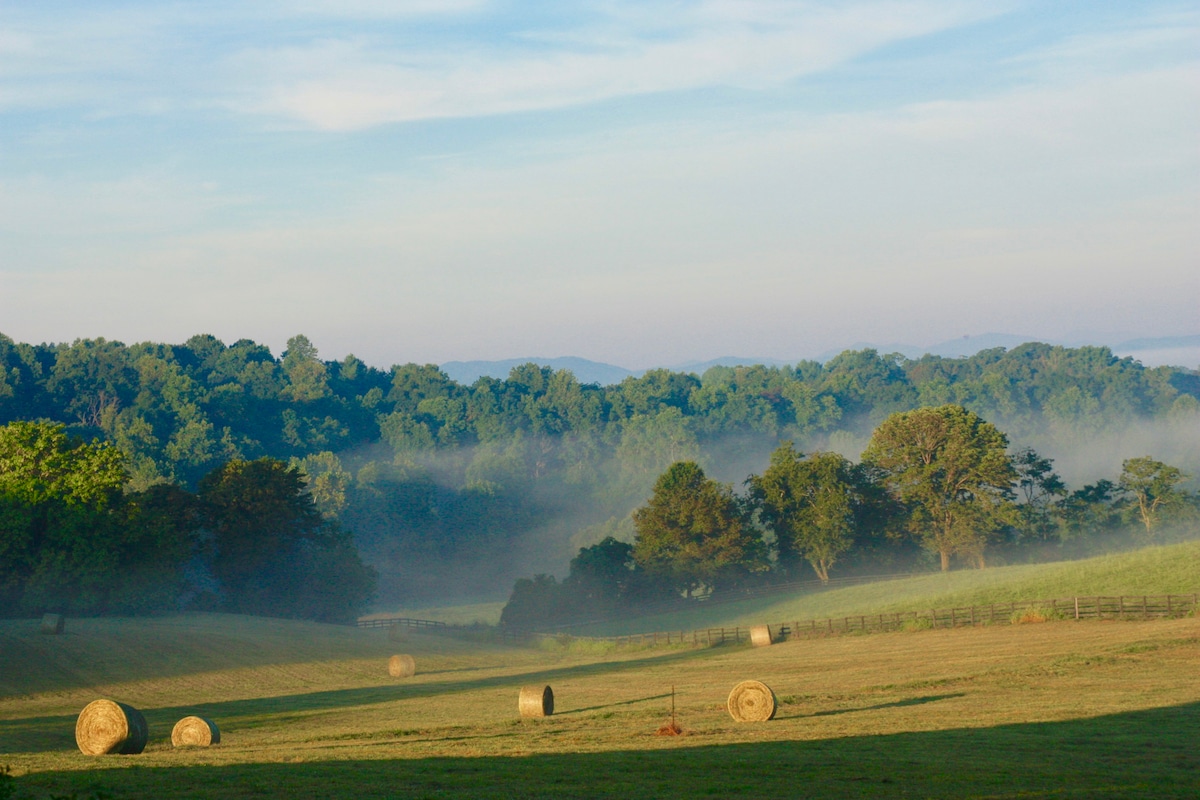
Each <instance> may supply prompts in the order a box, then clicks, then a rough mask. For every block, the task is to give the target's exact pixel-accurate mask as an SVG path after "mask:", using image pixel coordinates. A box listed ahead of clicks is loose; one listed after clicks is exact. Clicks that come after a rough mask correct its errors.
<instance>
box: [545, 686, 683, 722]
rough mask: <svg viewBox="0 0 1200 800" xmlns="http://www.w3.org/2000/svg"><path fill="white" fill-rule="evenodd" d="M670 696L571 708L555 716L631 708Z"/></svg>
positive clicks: (662, 695) (636, 698) (661, 695)
mask: <svg viewBox="0 0 1200 800" xmlns="http://www.w3.org/2000/svg"><path fill="white" fill-rule="evenodd" d="M670 696H671V693H670V692H667V693H665V694H655V695H651V696H649V697H635V698H634V699H632V700H622V701H620V702H619V703H605V704H604V705H602V706H588V707H587V708H571V709H567V710H566V711H555V712H554V716H556V717H561V716H563V715H565V714H582V713H583V712H585V711H601V710H603V709H606V708H617V707H618V706H631V705H634V704H635V703H645V702H646V701H647V700H662V699H664V698H667V697H670Z"/></svg>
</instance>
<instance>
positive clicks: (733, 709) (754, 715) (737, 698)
mask: <svg viewBox="0 0 1200 800" xmlns="http://www.w3.org/2000/svg"><path fill="white" fill-rule="evenodd" d="M728 705H729V716H731V717H733V718H734V719H735V720H736V721H738V722H766V721H767V720H769V719H774V718H775V693H774V692H772V691H771V687H770V686H767V685H766V684H765V683H762V682H760V681H742V682H741V683H739V684H738V685H737V686H735V687H733V691H732V692H730V693H729V703H728Z"/></svg>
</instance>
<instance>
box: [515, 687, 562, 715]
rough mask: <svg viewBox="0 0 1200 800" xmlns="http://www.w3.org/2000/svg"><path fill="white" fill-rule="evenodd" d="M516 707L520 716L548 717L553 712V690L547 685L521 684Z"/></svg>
mask: <svg viewBox="0 0 1200 800" xmlns="http://www.w3.org/2000/svg"><path fill="white" fill-rule="evenodd" d="M518 707H519V708H520V709H521V716H522V717H548V716H550V715H551V714H553V713H554V690H552V689H551V688H550V687H549V686H522V687H521V699H520V703H519V704H518Z"/></svg>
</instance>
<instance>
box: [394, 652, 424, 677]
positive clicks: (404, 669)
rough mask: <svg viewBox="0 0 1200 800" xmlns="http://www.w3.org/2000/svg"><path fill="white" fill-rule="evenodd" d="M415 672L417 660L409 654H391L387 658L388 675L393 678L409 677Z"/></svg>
mask: <svg viewBox="0 0 1200 800" xmlns="http://www.w3.org/2000/svg"><path fill="white" fill-rule="evenodd" d="M416 674H417V662H416V661H415V660H414V659H413V657H412V656H409V655H400V656H392V657H391V658H389V659H388V675H391V676H392V677H393V678H411V677H412V676H413V675H416Z"/></svg>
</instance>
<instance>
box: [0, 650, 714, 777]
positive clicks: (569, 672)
mask: <svg viewBox="0 0 1200 800" xmlns="http://www.w3.org/2000/svg"><path fill="white" fill-rule="evenodd" d="M704 652H705V651H704V650H684V651H674V652H669V653H663V654H660V655H657V656H651V657H647V658H638V659H630V660H626V661H605V662H596V663H590V664H579V665H576V666H571V667H558V668H554V669H539V670H532V671H529V672H519V673H513V674H508V675H493V676H490V677H482V678H475V679H468V680H441V681H433V682H429V683H418V682H406V683H391V684H386V685H378V686H363V687H359V688H356V689H331V690H327V691H320V692H306V693H303V694H289V695H280V696H276V697H256V698H250V699H246V700H228V701H225V702H220V703H196V704H192V705H186V706H172V707H165V708H139V710H140V711H141V712H142V713H143V714H144V715H145V717H146V721H147V723H148V724H149V725H150V727H151V731H152V735H153V734H154V732H155V731H158V730H160V729H162V728H163V727H164V726H165V727H166V729H167V730H169V729H170V728H171V726H173V725H174V724H175V722H176V721H178V720H179V719H180V717H184V716H187V715H189V714H198V715H200V716H203V717H208V718H210V719H215V720H219V721H220V723H219V724H221V727H222V729H226V727H227V725H228V729H230V730H233V729H236V721H237V720H239V719H246V718H254V717H263V716H268V715H269V716H271V717H272V720H273V722H276V723H278V722H280V721H285V720H286V719H287V716H288V715H289V714H293V715H301V714H305V713H307V712H312V711H333V710H338V709H342V708H353V707H359V706H367V705H377V704H380V703H391V702H395V701H398V700H405V699H411V698H418V697H436V696H439V695H446V694H459V693H462V692H470V691H476V690H479V689H492V688H503V687H512V688H519V687H520V686H523V685H526V684H531V683H534V684H536V683H553V682H555V681H560V680H571V679H577V678H583V677H590V676H595V675H604V674H610V673H620V672H625V671H629V670H639V669H643V668H645V667H647V666H649V665H658V664H666V663H673V662H678V661H684V660H688V659H691V658H697V657H700V656H702V655H704ZM427 674H434V673H427ZM514 697H515V696H514ZM114 699H117V700H122V698H120V697H117V698H114ZM514 702H515V700H514ZM632 702H638V701H632ZM580 710H591V709H580ZM559 713H560V714H562V713H571V711H570V710H562V711H560V712H559ZM75 720H76V716H75V715H68V714H63V715H56V716H44V717H27V718H21V719H11V720H0V753H32V752H48V751H63V750H67V751H69V750H74V749H75V739H74V735H75V733H74V732H75Z"/></svg>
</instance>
